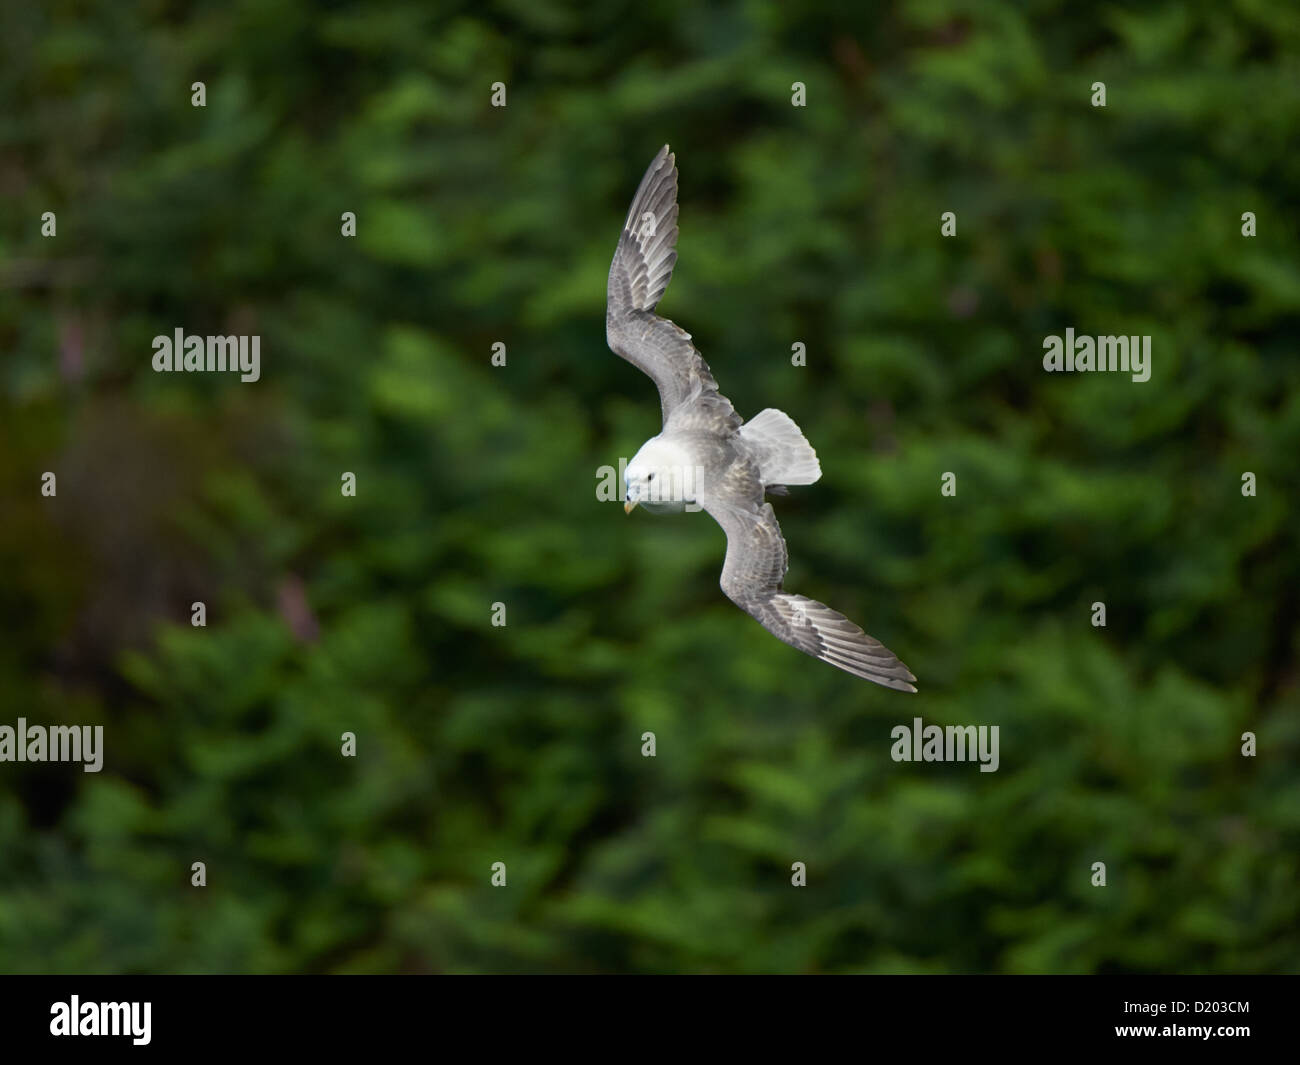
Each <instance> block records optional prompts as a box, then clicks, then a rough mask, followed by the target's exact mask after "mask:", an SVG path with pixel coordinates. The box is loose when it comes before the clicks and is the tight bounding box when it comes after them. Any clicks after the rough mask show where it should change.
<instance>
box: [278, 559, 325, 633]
mask: <svg viewBox="0 0 1300 1065" xmlns="http://www.w3.org/2000/svg"><path fill="white" fill-rule="evenodd" d="M275 600H276V605H277V607H278V608H279V611H280V617H282V618H284V621H285V624H286V625H288V626H289V631H290V632H292V633H293V635H294V638H295V639H296V640H297V641H298V642H299V643H315V642H316V639H317V637H319V636H320V624H319V623H318V622H317V621H316V615H315V614H314V613H312V609H311V604H310V603H308V602H307V588H306V586H305V585H304V584H303V583H302V578H300V577H299V576H298V575H297V574H294V573H291V574H289V576H288V577H286V578H285V579H284V580H282V581H281V582H280V586H279V588H277V589H276V592H275Z"/></svg>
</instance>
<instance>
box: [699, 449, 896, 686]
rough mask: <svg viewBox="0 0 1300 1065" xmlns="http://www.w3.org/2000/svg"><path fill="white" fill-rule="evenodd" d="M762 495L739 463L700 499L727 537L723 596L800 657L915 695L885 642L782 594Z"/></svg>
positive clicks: (776, 536) (781, 561)
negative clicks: (803, 656) (792, 648)
mask: <svg viewBox="0 0 1300 1065" xmlns="http://www.w3.org/2000/svg"><path fill="white" fill-rule="evenodd" d="M750 482H752V483H750ZM762 493H763V488H762V485H761V483H760V482H759V479H758V477H757V475H756V474H754V472H753V471H752V469H750V468H748V467H746V466H744V465H743V464H740V465H736V466H733V467H732V468H731V470H730V471H729V473H728V476H727V477H726V478H725V479H724V480H723V482H722V483H721V484H715V485H712V486H710V491H709V493H708V494H707V495H705V496H703V497H701V499H700V503H701V504H702V505H703V507H704V509H705V510H707V511H708V512H709V514H710V515H712V516H713V519H714V520H715V521H716V522H717V523H718V524H719V525H721V526H722V529H723V531H724V532H725V533H726V534H727V558H726V561H725V562H724V563H723V565H722V580H721V582H720V583H721V585H722V590H723V591H724V592H725V593H726V594H727V598H728V599H730V600H731V601H732V602H733V603H735V604H736V605H737V606H738V607H740V608H741V609H742V610H744V611H745V612H746V613H748V614H751V615H753V616H754V617H755V618H757V619H758V621H759V623H760V624H761V625H762V626H763V627H764V628H765V629H767V631H768V632H770V633H771V634H772V635H773V636H775V637H776V638H777V639H778V640H782V641H784V642H785V643H788V644H789V645H790V646H791V647H796V648H798V649H799V650H800V651H803V652H804V653H805V654H810V655H812V656H813V657H814V658H820V659H821V660H822V661H823V662H829V663H830V664H831V665H833V666H838V667H839V668H840V669H842V670H844V671H845V672H848V673H852V674H853V675H854V676H855V677H862V678H863V679H865V680H870V681H874V682H875V683H877V684H882V685H884V686H885V687H886V688H894V689H896V690H898V691H907V692H914V691H916V688H915V686H914V685H913V683H912V682H913V681H915V680H916V678H915V677H914V676H912V674H911V672H910V671H909V670H908V668H907V667H906V666H905V665H903V663H902V662H900V661H899V660H898V658H897V657H896V656H895V655H894V653H893V652H892V651H890V650H889V648H887V647H886V646H885V645H884V644H883V643H881V642H880V641H879V640H876V639H873V638H872V637H870V636H868V635H867V634H866V633H865V632H863V631H862V630H861V629H860V628H858V626H857V625H855V624H853V622H851V621H850V620H849V619H848V618H846V617H845V616H844V615H843V614H840V613H838V612H836V611H834V610H832V609H831V608H830V607H828V606H826V605H825V604H824V603H819V602H817V600H815V599H809V598H808V597H807V596H804V595H792V594H790V593H789V592H786V591H784V590H783V589H782V587H781V584H782V581H783V580H784V578H785V571H786V565H787V554H786V547H785V540H784V538H783V537H782V536H781V526H780V525H778V524H777V522H776V514H775V513H773V511H772V504H771V503H761V505H760V502H761V500H762V498H763V494H762Z"/></svg>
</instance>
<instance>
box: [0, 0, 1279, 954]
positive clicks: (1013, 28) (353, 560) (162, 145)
mask: <svg viewBox="0 0 1300 1065" xmlns="http://www.w3.org/2000/svg"><path fill="white" fill-rule="evenodd" d="M1027 6H1028V9H1029V10H1030V11H1031V12H1032V13H1031V14H1028V15H1025V14H1018V13H1016V12H1015V11H1013V10H1012V7H1013V5H991V4H977V5H966V4H959V3H958V4H950V3H944V2H937V3H916V4H908V5H905V10H896V9H891V10H881V11H867V10H863V11H860V12H854V13H842V12H840V11H839V9H840V8H842V7H843V8H858V7H862V8H865V7H867V5H841V4H837V3H823V4H816V3H814V4H806V3H800V4H782V5H779V6H778V5H775V4H760V3H731V4H719V5H700V4H694V3H688V2H685V0H683V2H681V3H676V2H672V3H670V2H648V3H640V2H638V3H611V4H608V5H602V6H601V7H600V8H599V9H593V10H592V11H591V12H590V13H588V14H586V15H584V16H579V15H577V14H574V13H573V12H572V11H571V10H569V9H568V5H561V4H558V3H551V2H540V0H529V2H527V3H498V4H486V5H484V4H456V5H449V6H446V5H445V6H444V10H443V11H441V12H439V11H437V10H435V8H436V7H437V5H429V4H427V3H424V2H416V0H409V2H405V3H398V4H393V5H388V6H386V7H384V8H383V9H382V10H381V9H379V8H378V5H370V4H352V5H343V4H330V5H325V6H324V7H323V8H322V9H321V10H319V11H315V10H312V9H311V8H310V7H309V6H308V5H307V4H305V3H301V2H295V0H282V2H279V3H274V4H267V3H252V2H249V3H239V4H226V3H211V4H177V3H163V2H155V3H147V4H115V3H103V4H99V5H83V4H73V3H70V2H63V0H56V2H52V3H50V4H41V5H36V4H13V5H5V14H4V16H3V19H4V24H3V28H2V32H0V40H3V45H2V46H0V195H2V197H3V199H2V201H0V202H2V203H3V210H2V211H0V352H2V353H3V354H0V404H2V406H0V612H2V614H0V616H2V617H3V623H4V638H3V640H2V641H0V724H13V723H14V721H15V720H16V718H17V717H18V716H20V715H24V716H26V717H27V718H28V719H30V720H32V721H33V722H40V723H55V722H69V723H71V722H76V723H84V724H102V725H103V726H104V728H105V743H106V748H107V755H106V764H105V768H104V771H103V772H102V773H100V774H99V775H91V774H84V773H82V772H80V770H79V769H78V768H77V767H75V766H66V765H52V766H41V765H35V766H34V765H15V764H10V763H3V764H0V969H3V970H5V971H14V970H17V971H59V972H63V971H84V970H90V971H107V972H112V971H119V970H130V971H186V972H189V971H259V972H265V971H329V972H347V971H426V970H456V971H464V970H470V971H501V970H540V971H553V970H564V971H574V970H579V971H584V970H594V971H624V970H636V971H661V972H668V971H700V970H722V971H769V970H781V971H787V970H788V971H810V970H821V971H828V970H856V971H862V970H866V971H880V970H883V971H897V970H903V971H986V970H995V971H1010V972H1019V971H1036V972H1037V971H1048V972H1059V971H1066V972H1107V971H1137V970H1175V971H1195V972H1205V971H1291V972H1295V971H1297V970H1300V945H1298V944H1297V931H1296V930H1297V928H1298V927H1300V774H1297V770H1296V766H1297V761H1298V759H1300V689H1298V685H1300V670H1298V668H1297V646H1298V642H1300V560H1298V554H1297V536H1296V522H1295V513H1296V512H1295V507H1296V498H1297V485H1298V483H1300V477H1297V474H1296V461H1297V454H1300V389H1297V379H1298V377H1300V369H1298V363H1297V339H1296V338H1297V336H1300V266H1298V265H1297V263H1298V261H1300V260H1298V257H1297V249H1298V248H1300V241H1298V237H1300V232H1298V226H1297V220H1296V215H1295V210H1296V202H1297V201H1296V191H1297V189H1300V152H1297V150H1296V131H1297V129H1300V11H1297V9H1296V7H1295V5H1294V4H1291V3H1285V2H1277V3H1264V2H1244V0H1243V2H1238V3H1224V2H1222V0H1198V2H1193V3H1183V2H1176V3H1169V4H1166V5H1160V6H1151V7H1149V8H1147V9H1145V10H1144V11H1143V12H1142V13H1124V12H1123V11H1122V10H1120V9H1118V8H1116V7H1112V6H1108V5H1107V6H1103V7H1093V6H1090V5H1075V4H1067V3H1065V2H1063V0H1061V2H1038V3H1031V4H1029V5H1027ZM42 8H43V9H44V12H43V13H42V12H41V11H40V9H42ZM196 80H203V81H205V82H206V85H207V107H206V108H205V109H201V110H200V109H195V108H193V107H191V105H190V84H191V82H193V81H196ZM498 80H499V81H503V82H505V83H506V85H507V86H508V106H507V107H506V108H505V109H494V108H492V107H491V106H490V104H489V97H490V85H491V83H492V82H494V81H498ZM795 81H801V82H804V83H805V84H806V86H807V107H805V108H802V109H798V108H794V107H792V106H791V104H790V95H791V83H792V82H795ZM1094 81H1104V82H1105V83H1106V88H1107V102H1108V106H1107V107H1106V108H1104V109H1102V108H1094V107H1092V106H1090V104H1089V99H1090V96H1091V94H1092V89H1091V86H1092V83H1093V82H1094ZM665 141H669V142H671V144H672V145H673V148H674V149H675V150H676V152H677V155H678V160H679V165H680V167H681V171H682V192H681V200H682V223H681V224H682V236H681V241H680V253H681V259H680V261H679V264H678V267H677V272H676V275H675V278H674V280H673V283H672V285H671V287H670V288H669V290H668V293H667V296H666V297H665V299H664V302H663V304H662V305H661V311H662V313H664V314H666V315H667V316H669V317H671V318H673V319H674V320H676V321H677V322H679V323H681V324H682V325H683V326H684V327H685V328H686V329H687V330H689V331H690V332H691V333H693V334H694V337H695V341H696V343H697V345H698V346H699V347H700V349H701V350H702V351H703V352H704V354H705V357H706V358H707V359H708V360H709V362H710V363H711V365H712V367H713V370H714V372H715V374H716V375H717V377H718V380H719V381H720V382H721V385H722V388H723V390H724V391H725V392H726V393H727V394H728V395H729V396H730V397H731V399H732V400H733V401H734V402H735V405H736V407H737V409H738V410H739V411H740V412H741V413H742V414H744V415H746V416H752V415H754V414H756V413H757V412H758V411H759V410H760V409H761V408H763V407H765V406H768V405H774V406H779V407H781V408H783V409H785V410H786V411H788V412H789V413H790V414H791V415H792V416H793V417H794V418H795V420H796V421H797V422H798V423H799V424H800V426H801V427H802V428H803V430H804V431H805V433H806V434H807V436H808V438H809V439H810V440H811V441H812V443H813V444H814V446H815V447H816V448H817V449H818V453H819V455H820V457H821V460H822V464H823V467H824V469H825V476H824V478H823V479H822V481H821V482H820V483H819V484H817V485H815V486H813V487H811V488H804V489H795V490H794V491H793V492H792V494H791V495H790V497H789V498H788V499H786V500H782V501H779V502H778V513H779V515H780V517H781V520H782V523H783V526H784V529H785V533H786V535H787V537H788V539H789V540H790V544H791V549H792V568H791V572H790V575H789V578H788V586H789V587H791V588H792V589H794V590H796V591H798V592H802V593H804V594H807V595H811V596H814V597H816V598H819V599H823V600H826V601H828V602H829V603H831V604H832V605H833V606H835V607H836V608H838V609H840V610H842V611H844V612H845V613H847V614H848V615H849V616H851V617H853V618H854V619H856V620H858V621H860V622H861V623H862V624H863V625H864V626H865V627H866V628H867V630H868V631H870V632H871V633H873V634H874V635H876V636H878V637H879V638H880V639H882V640H883V641H884V642H885V643H886V644H888V645H889V646H890V647H891V648H892V649H894V650H895V651H897V652H898V654H899V655H900V656H901V657H902V659H903V660H904V661H905V662H907V664H908V665H909V666H910V667H911V668H912V670H913V671H914V672H915V673H916V674H917V676H918V678H919V684H920V687H921V691H920V693H919V694H918V695H916V696H910V697H909V696H902V695H899V694H896V693H893V692H889V691H885V690H883V689H880V688H877V687H874V686H872V685H870V684H866V683H863V682H859V681H855V680H854V679H853V678H851V677H848V676H846V675H845V674H843V673H840V672H838V671H836V670H834V669H832V668H830V667H828V666H825V665H823V664H821V663H818V662H815V661H813V660H812V659H809V658H806V657H804V656H803V655H800V654H799V653H798V652H796V651H794V650H792V649H790V648H787V647H784V646H782V645H780V644H779V643H777V642H776V641H775V640H774V639H773V638H772V637H771V636H769V635H768V634H767V633H765V632H764V631H763V630H762V629H761V628H760V627H759V626H758V625H757V624H756V623H755V622H753V621H752V620H750V619H749V618H747V617H745V616H744V615H743V614H742V613H740V612H739V611H738V610H736V609H735V608H734V607H733V606H732V605H731V604H729V603H728V602H727V601H726V600H725V599H724V598H723V596H722V594H721V592H720V591H719V590H718V588H717V579H718V573H719V568H720V565H721V558H722V550H723V540H722V534H721V532H720V531H719V530H718V528H717V527H716V526H715V525H714V524H713V523H712V522H711V521H710V520H709V519H708V518H707V517H706V516H704V515H688V516H685V517H661V518H656V517H653V516H646V515H643V514H641V513H637V514H635V515H633V516H632V517H630V518H628V517H625V516H624V515H623V512H622V509H621V507H619V506H618V505H617V504H616V503H598V502H597V501H596V498H595V486H596V471H597V470H598V468H599V467H600V466H601V465H603V464H606V463H610V464H617V461H618V458H619V456H630V455H631V454H632V453H633V451H634V450H635V449H636V447H637V446H638V445H639V444H640V443H641V442H642V441H643V440H644V439H645V438H646V437H647V436H649V435H651V434H652V433H653V432H655V431H657V428H658V420H657V419H658V404H657V400H656V397H655V395H654V391H653V386H652V385H651V383H650V382H649V381H648V380H647V379H645V378H643V377H642V376H641V375H640V374H638V373H637V372H636V371H635V370H634V369H632V368H631V367H630V366H628V365H626V364H624V363H623V362H621V361H620V360H618V359H617V358H616V357H615V356H613V355H612V354H610V353H609V352H608V351H607V350H606V348H605V343H604V320H603V318H604V283H605V272H606V269H607V268H608V263H609V259H610V256H611V254H612V252H613V249H614V244H615V241H616V238H617V233H618V227H619V225H620V224H621V222H622V219H623V213H624V211H625V210H626V208H627V204H628V201H629V198H630V196H631V193H632V192H633V190H634V189H635V187H636V182H637V180H638V179H639V178H640V176H641V172H642V170H643V168H644V167H645V165H646V163H647V162H648V161H649V160H650V158H651V157H652V156H653V155H654V153H655V151H656V150H657V149H658V148H659V146H660V145H661V144H663V143H664V142H665ZM47 210H53V211H56V212H57V216H58V235H57V237H56V238H54V239H44V238H42V237H41V236H40V215H41V212H43V211H47ZM344 211H355V212H356V214H357V218H358V234H357V236H356V238H355V239H345V238H343V237H342V236H340V232H339V230H340V215H341V214H342V212H344ZM944 211H954V212H956V214H957V219H958V235H957V236H956V237H954V238H950V239H944V238H942V237H941V236H940V234H939V218H940V214H941V213H942V212H944ZM1245 211H1253V212H1255V214H1256V216H1257V218H1258V223H1257V224H1258V229H1259V233H1258V236H1256V237H1254V238H1246V237H1243V236H1242V235H1241V224H1242V223H1241V215H1242V213H1243V212H1245ZM176 327H183V328H185V329H186V330H187V331H188V332H190V333H255V334H259V335H260V336H261V337H262V379H261V380H260V381H259V382H257V383H256V384H240V383H239V382H238V381H237V380H234V379H232V378H229V377H227V378H222V379H217V378H215V377H212V376H206V375H199V374H191V375H172V376H164V375H159V374H155V373H153V372H152V371H151V369H150V365H149V359H150V354H151V349H150V341H151V338H152V337H153V336H154V335H155V334H160V333H167V334H170V333H171V331H172V330H173V329H175V328H176ZM1067 327H1073V328H1074V329H1075V330H1077V331H1078V332H1080V333H1088V334H1126V335H1127V334H1139V335H1141V334H1147V335H1150V336H1152V338H1153V340H1152V345H1153V367H1152V375H1151V380H1150V381H1149V382H1148V383H1146V384H1134V383H1132V382H1131V381H1130V380H1129V379H1128V377H1127V376H1125V375H1119V374H1094V375H1091V376H1079V375H1073V376H1069V375H1064V374H1058V375H1048V374H1045V373H1044V372H1043V371H1042V369H1041V359H1042V341H1043V338H1044V337H1045V336H1046V335H1048V334H1053V333H1061V332H1063V331H1064V330H1065V329H1066V328H1067ZM497 341H500V342H503V343H505V344H506V346H507V351H508V365H507V367H506V368H504V369H493V368H492V367H491V366H490V364H489V358H490V354H491V348H492V345H493V343H494V342H497ZM795 342H802V343H804V344H806V345H807V362H808V365H807V367H806V368H802V369H801V368H794V367H792V366H791V365H790V351H791V345H792V344H793V343H795ZM46 470H51V471H55V472H56V473H57V474H58V495H57V497H56V498H55V499H45V498H42V497H41V496H40V494H39V485H40V476H41V474H42V472H44V471H46ZM344 471H352V472H354V473H355V474H356V475H357V479H358V491H357V496H356V498H355V499H348V498H344V497H342V495H341V494H340V476H341V474H342V473H343V472H344ZM945 471H953V472H955V473H956V474H957V485H958V491H957V495H956V497H955V498H950V499H945V498H942V497H941V496H940V492H939V487H940V476H941V474H942V473H944V472H945ZM1244 471H1252V472H1254V473H1255V474H1256V476H1257V478H1258V495H1257V496H1256V497H1255V498H1243V496H1242V494H1241V475H1242V473H1243V472H1244ZM195 600H202V601H204V602H206V604H207V609H208V627H207V628H206V629H195V628H192V627H191V626H190V624H189V620H190V604H191V602H193V601H195ZM497 601H501V602H504V603H506V604H507V607H508V611H509V613H508V622H509V623H508V625H507V627H505V628H493V627H492V626H491V625H490V624H489V615H490V608H491V604H492V603H494V602H497ZM1095 601H1104V602H1105V603H1106V605H1107V613H1108V618H1107V620H1108V624H1107V627H1106V628H1104V629H1095V628H1093V627H1092V626H1091V625H1090V623H1089V619H1090V615H1091V604H1092V603H1093V602H1095ZM914 715H919V716H922V717H923V718H924V719H925V720H926V721H927V722H938V723H940V724H947V723H954V724H996V725H999V726H1000V728H1001V768H1000V770H999V771H998V772H997V773H996V774H980V773H979V772H978V771H977V770H976V767H975V766H973V765H969V764H968V765H909V764H896V763H894V762H892V761H891V760H890V758H889V747H890V740H889V730H890V729H891V728H892V727H893V726H894V725H896V724H899V723H901V722H910V720H911V718H912V717H913V716H914ZM346 730H351V731H354V732H355V733H356V734H357V736H358V751H359V754H358V757H357V758H356V759H354V760H349V759H343V758H341V757H340V756H339V745H340V739H339V738H340V735H341V733H343V732H344V731H346ZM647 730H653V731H654V732H655V733H656V734H657V737H658V757H657V758H655V759H653V760H652V759H645V758H642V757H641V755H640V744H641V740H640V737H641V734H642V733H643V732H644V731H647ZM1248 730H1249V731H1253V732H1255V733H1256V734H1257V735H1258V742H1259V755H1258V757H1256V758H1254V759H1246V758H1243V757H1241V755H1240V753H1239V748H1240V742H1241V741H1240V737H1241V734H1242V733H1243V732H1245V731H1248ZM195 860H203V861H205V862H206V863H207V864H208V878H209V886H208V887H207V888H206V889H202V890H200V889H197V888H192V887H190V886H189V876H190V873H189V869H190V863H191V862H193V861H195ZM498 860H501V861H505V862H506V863H507V865H508V869H509V886H508V887H507V888H505V889H494V888H492V887H490V886H489V883H488V876H489V866H490V864H491V863H492V862H494V861H498ZM1099 860H1100V861H1105V862H1106V863H1107V869H1108V886H1107V887H1105V888H1104V889H1100V888H1094V887H1092V886H1091V884H1090V866H1091V864H1092V863H1093V862H1094V861H1099ZM793 861H803V862H806V863H807V865H808V876H809V885H808V887H807V888H806V889H803V890H797V889H795V888H793V887H791V886H790V865H791V862H793Z"/></svg>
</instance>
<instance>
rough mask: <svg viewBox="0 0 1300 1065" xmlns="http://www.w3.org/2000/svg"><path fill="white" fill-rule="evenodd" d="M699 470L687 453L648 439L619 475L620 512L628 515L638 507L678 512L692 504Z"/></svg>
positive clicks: (695, 493)
mask: <svg viewBox="0 0 1300 1065" xmlns="http://www.w3.org/2000/svg"><path fill="white" fill-rule="evenodd" d="M700 475H701V471H700V469H699V468H698V467H697V466H696V465H695V464H694V462H693V461H692V459H691V456H690V454H689V453H687V452H686V451H685V450H684V449H683V448H682V447H680V446H679V445H677V444H673V443H671V442H669V441H667V440H664V439H663V438H662V437H658V436H656V437H652V438H651V439H649V440H647V441H646V442H645V443H644V444H642V445H641V450H640V451H638V452H637V453H636V454H635V455H633V456H632V461H631V462H629V463H628V464H627V469H626V470H625V471H624V473H623V481H624V483H625V484H626V485H627V491H626V494H625V495H624V497H623V510H624V511H626V512H627V513H628V514H631V513H632V509H633V508H634V507H635V506H637V504H639V503H643V504H646V505H647V506H648V507H649V509H652V510H655V509H664V510H681V509H682V507H683V505H684V504H690V503H694V502H695V498H696V495H697V493H698V491H699V484H700Z"/></svg>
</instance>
